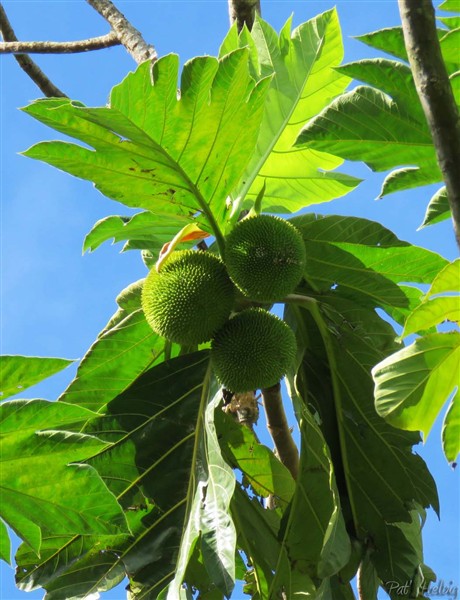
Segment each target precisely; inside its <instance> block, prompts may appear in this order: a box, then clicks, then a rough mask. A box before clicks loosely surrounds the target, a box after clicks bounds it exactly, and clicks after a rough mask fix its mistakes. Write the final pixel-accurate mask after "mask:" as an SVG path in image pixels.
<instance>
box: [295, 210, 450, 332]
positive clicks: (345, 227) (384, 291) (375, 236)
mask: <svg viewBox="0 0 460 600" xmlns="http://www.w3.org/2000/svg"><path fill="white" fill-rule="evenodd" d="M292 223H293V224H294V225H295V226H296V227H297V228H298V229H299V230H300V231H301V233H302V235H303V237H304V240H305V246H306V250H307V257H308V259H307V265H306V268H305V280H306V282H307V283H308V285H309V286H310V287H311V288H313V289H314V290H316V291H326V290H331V291H333V293H334V295H337V296H341V297H345V298H350V299H353V301H354V302H359V303H361V304H363V305H368V306H375V307H381V308H385V309H387V307H388V311H389V312H390V313H391V314H392V316H393V318H395V319H396V320H397V321H398V322H400V323H401V324H402V323H403V321H404V318H405V316H406V315H407V313H408V312H409V308H410V307H411V306H413V305H414V303H415V302H416V298H417V297H419V296H420V294H417V293H415V295H414V292H413V290H412V288H409V287H407V286H399V285H398V284H399V283H403V282H417V283H431V281H432V280H433V278H434V277H435V275H436V274H437V273H438V272H439V271H440V270H441V269H442V268H443V267H444V266H445V265H446V264H447V261H446V260H445V259H443V258H442V257H441V256H439V255H438V254H435V253H434V252H430V251H428V250H425V249H424V248H420V247H418V246H412V245H411V244H408V243H407V242H404V241H401V240H399V239H398V238H397V237H396V236H395V235H394V234H393V233H391V232H390V231H389V230H388V229H386V228H385V227H382V225H380V224H379V223H375V222H373V221H368V220H366V219H358V218H356V217H340V216H335V215H331V216H326V217H322V216H320V215H314V214H308V215H303V216H301V217H295V218H294V219H292Z"/></svg>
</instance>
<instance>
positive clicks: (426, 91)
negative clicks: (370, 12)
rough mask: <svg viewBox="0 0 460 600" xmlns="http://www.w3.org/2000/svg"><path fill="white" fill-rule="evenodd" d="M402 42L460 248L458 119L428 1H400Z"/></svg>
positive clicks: (432, 12) (430, 4) (459, 136)
mask: <svg viewBox="0 0 460 600" xmlns="http://www.w3.org/2000/svg"><path fill="white" fill-rule="evenodd" d="M399 12H400V14H401V21H402V26H403V32H404V42H405V45H406V50H407V55H408V57H409V62H410V66H411V68H412V74H413V76H414V81H415V86H416V88H417V93H418V95H419V98H420V101H421V103H422V106H423V110H424V112H425V116H426V119H427V121H428V126H429V128H430V131H431V135H432V138H433V142H434V147H435V150H436V156H437V159H438V164H439V168H440V169H441V172H442V176H443V179H444V182H445V184H446V189H447V197H448V200H449V205H450V209H451V212H452V219H453V223H454V231H455V236H456V238H457V243H458V245H459V247H460V119H459V113H458V109H457V105H456V103H455V98H454V94H453V92H452V87H451V85H450V80H449V75H448V73H447V70H446V66H445V64H444V60H443V58H442V54H441V47H440V45H439V41H438V37H437V34H436V21H435V13H434V8H433V4H432V2H431V0H399Z"/></svg>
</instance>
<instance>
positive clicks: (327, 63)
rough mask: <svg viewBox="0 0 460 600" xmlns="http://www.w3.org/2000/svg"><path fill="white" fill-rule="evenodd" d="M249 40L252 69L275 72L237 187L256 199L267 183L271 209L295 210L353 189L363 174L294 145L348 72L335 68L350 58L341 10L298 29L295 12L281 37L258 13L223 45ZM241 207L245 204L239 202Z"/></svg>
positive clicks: (240, 193) (224, 47)
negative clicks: (346, 56) (345, 53)
mask: <svg viewBox="0 0 460 600" xmlns="http://www.w3.org/2000/svg"><path fill="white" fill-rule="evenodd" d="M244 46H249V48H250V60H251V65H252V74H253V76H254V77H256V78H257V79H260V78H261V77H264V76H266V75H272V74H273V79H272V83H271V85H270V88H269V90H268V94H267V99H266V105H265V112H264V116H263V119H262V123H261V127H260V134H259V139H258V141H257V147H256V149H255V152H254V153H253V156H252V158H251V159H250V160H249V161H248V164H247V167H246V170H245V172H244V175H243V177H242V179H241V181H240V183H239V185H238V187H237V188H236V190H235V191H234V193H233V197H234V199H235V200H237V201H238V200H239V199H240V198H247V199H249V200H251V201H253V202H254V200H255V199H256V197H257V194H258V193H259V191H260V190H261V188H262V187H263V186H264V185H265V193H264V205H263V207H264V210H266V211H271V212H284V213H286V212H295V211H297V210H299V209H300V208H303V207H304V206H306V205H309V204H314V203H319V202H325V201H328V200H332V199H333V198H338V197H340V196H343V195H345V194H346V193H348V192H350V191H351V190H352V189H353V188H354V187H356V185H357V184H358V183H359V180H358V179H355V178H353V177H350V176H347V175H344V174H342V173H332V172H331V171H332V170H333V169H335V168H336V167H338V166H339V165H340V164H341V163H342V162H343V161H342V160H339V159H337V158H335V157H333V156H331V153H329V151H328V150H327V149H325V150H324V152H321V153H319V152H316V151H311V150H301V149H299V148H295V147H293V144H294V141H295V139H296V137H297V134H298V131H299V127H300V126H301V125H302V124H303V123H305V122H306V121H308V120H309V119H310V118H312V117H313V116H314V115H316V114H317V113H318V112H319V111H320V110H321V109H322V108H324V107H325V106H326V105H327V104H328V103H329V102H330V100H331V99H332V98H334V97H335V96H337V95H339V94H340V93H342V92H343V90H344V89H345V88H346V86H347V85H348V83H349V81H350V80H349V78H348V77H346V76H344V75H342V74H340V73H338V72H337V71H336V69H335V67H337V66H338V65H339V64H340V62H341V61H342V59H343V46H342V39H341V31H340V25H339V22H338V18H337V12H336V11H335V10H330V11H326V12H325V13H323V14H322V15H319V16H318V17H315V18H314V19H311V20H310V21H307V22H306V23H303V24H302V25H300V26H299V27H297V28H296V29H295V30H294V31H292V32H291V19H289V20H288V21H287V23H286V24H285V26H284V27H283V28H282V30H281V32H280V34H279V36H278V35H277V34H276V32H275V31H274V30H273V29H272V28H271V27H270V25H269V24H268V23H266V22H265V21H263V20H262V19H260V18H257V19H256V21H255V23H254V26H253V28H252V31H251V32H250V33H249V32H248V31H247V29H244V30H243V31H242V32H241V34H240V35H239V36H238V34H237V32H236V27H233V28H232V29H231V30H230V32H229V34H228V35H227V38H226V39H225V40H224V42H223V45H222V47H221V50H220V54H221V55H223V54H225V53H226V52H229V51H233V50H234V49H235V48H238V47H244ZM237 207H239V203H238V202H237Z"/></svg>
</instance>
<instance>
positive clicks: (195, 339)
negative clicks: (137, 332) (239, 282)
mask: <svg viewBox="0 0 460 600" xmlns="http://www.w3.org/2000/svg"><path fill="white" fill-rule="evenodd" d="M234 296H235V288H234V286H233V283H232V282H231V280H230V278H229V276H228V274H227V271H226V269H225V265H224V264H223V262H222V261H221V260H220V259H219V258H217V257H215V256H213V255H212V254H209V253H208V252H199V251H193V250H182V251H178V252H174V253H173V254H171V256H170V257H169V258H168V259H167V260H166V261H165V262H164V263H163V265H162V267H161V270H160V272H159V273H157V271H156V270H155V269H154V268H152V269H151V271H150V273H149V275H148V276H147V278H146V280H145V283H144V288H143V290H142V309H143V311H144V314H145V317H146V319H147V321H148V323H149V325H150V327H151V328H152V329H153V330H154V331H155V332H156V333H158V334H159V335H161V336H163V337H165V338H167V339H168V340H170V341H172V342H176V343H178V344H183V345H196V344H201V343H203V342H207V341H209V340H210V339H211V338H212V336H213V335H214V333H215V331H217V330H218V329H219V328H220V327H221V326H222V325H223V324H224V323H225V321H226V320H227V319H228V317H229V315H230V311H231V309H232V307H233V303H234Z"/></svg>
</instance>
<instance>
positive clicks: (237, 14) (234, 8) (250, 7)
mask: <svg viewBox="0 0 460 600" xmlns="http://www.w3.org/2000/svg"><path fill="white" fill-rule="evenodd" d="M228 12H229V16H230V25H233V23H234V22H235V21H236V26H237V28H238V31H241V30H242V29H243V26H244V25H246V26H247V28H248V29H249V30H251V29H252V26H253V25H254V19H255V17H256V13H257V14H259V15H260V0H228Z"/></svg>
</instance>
